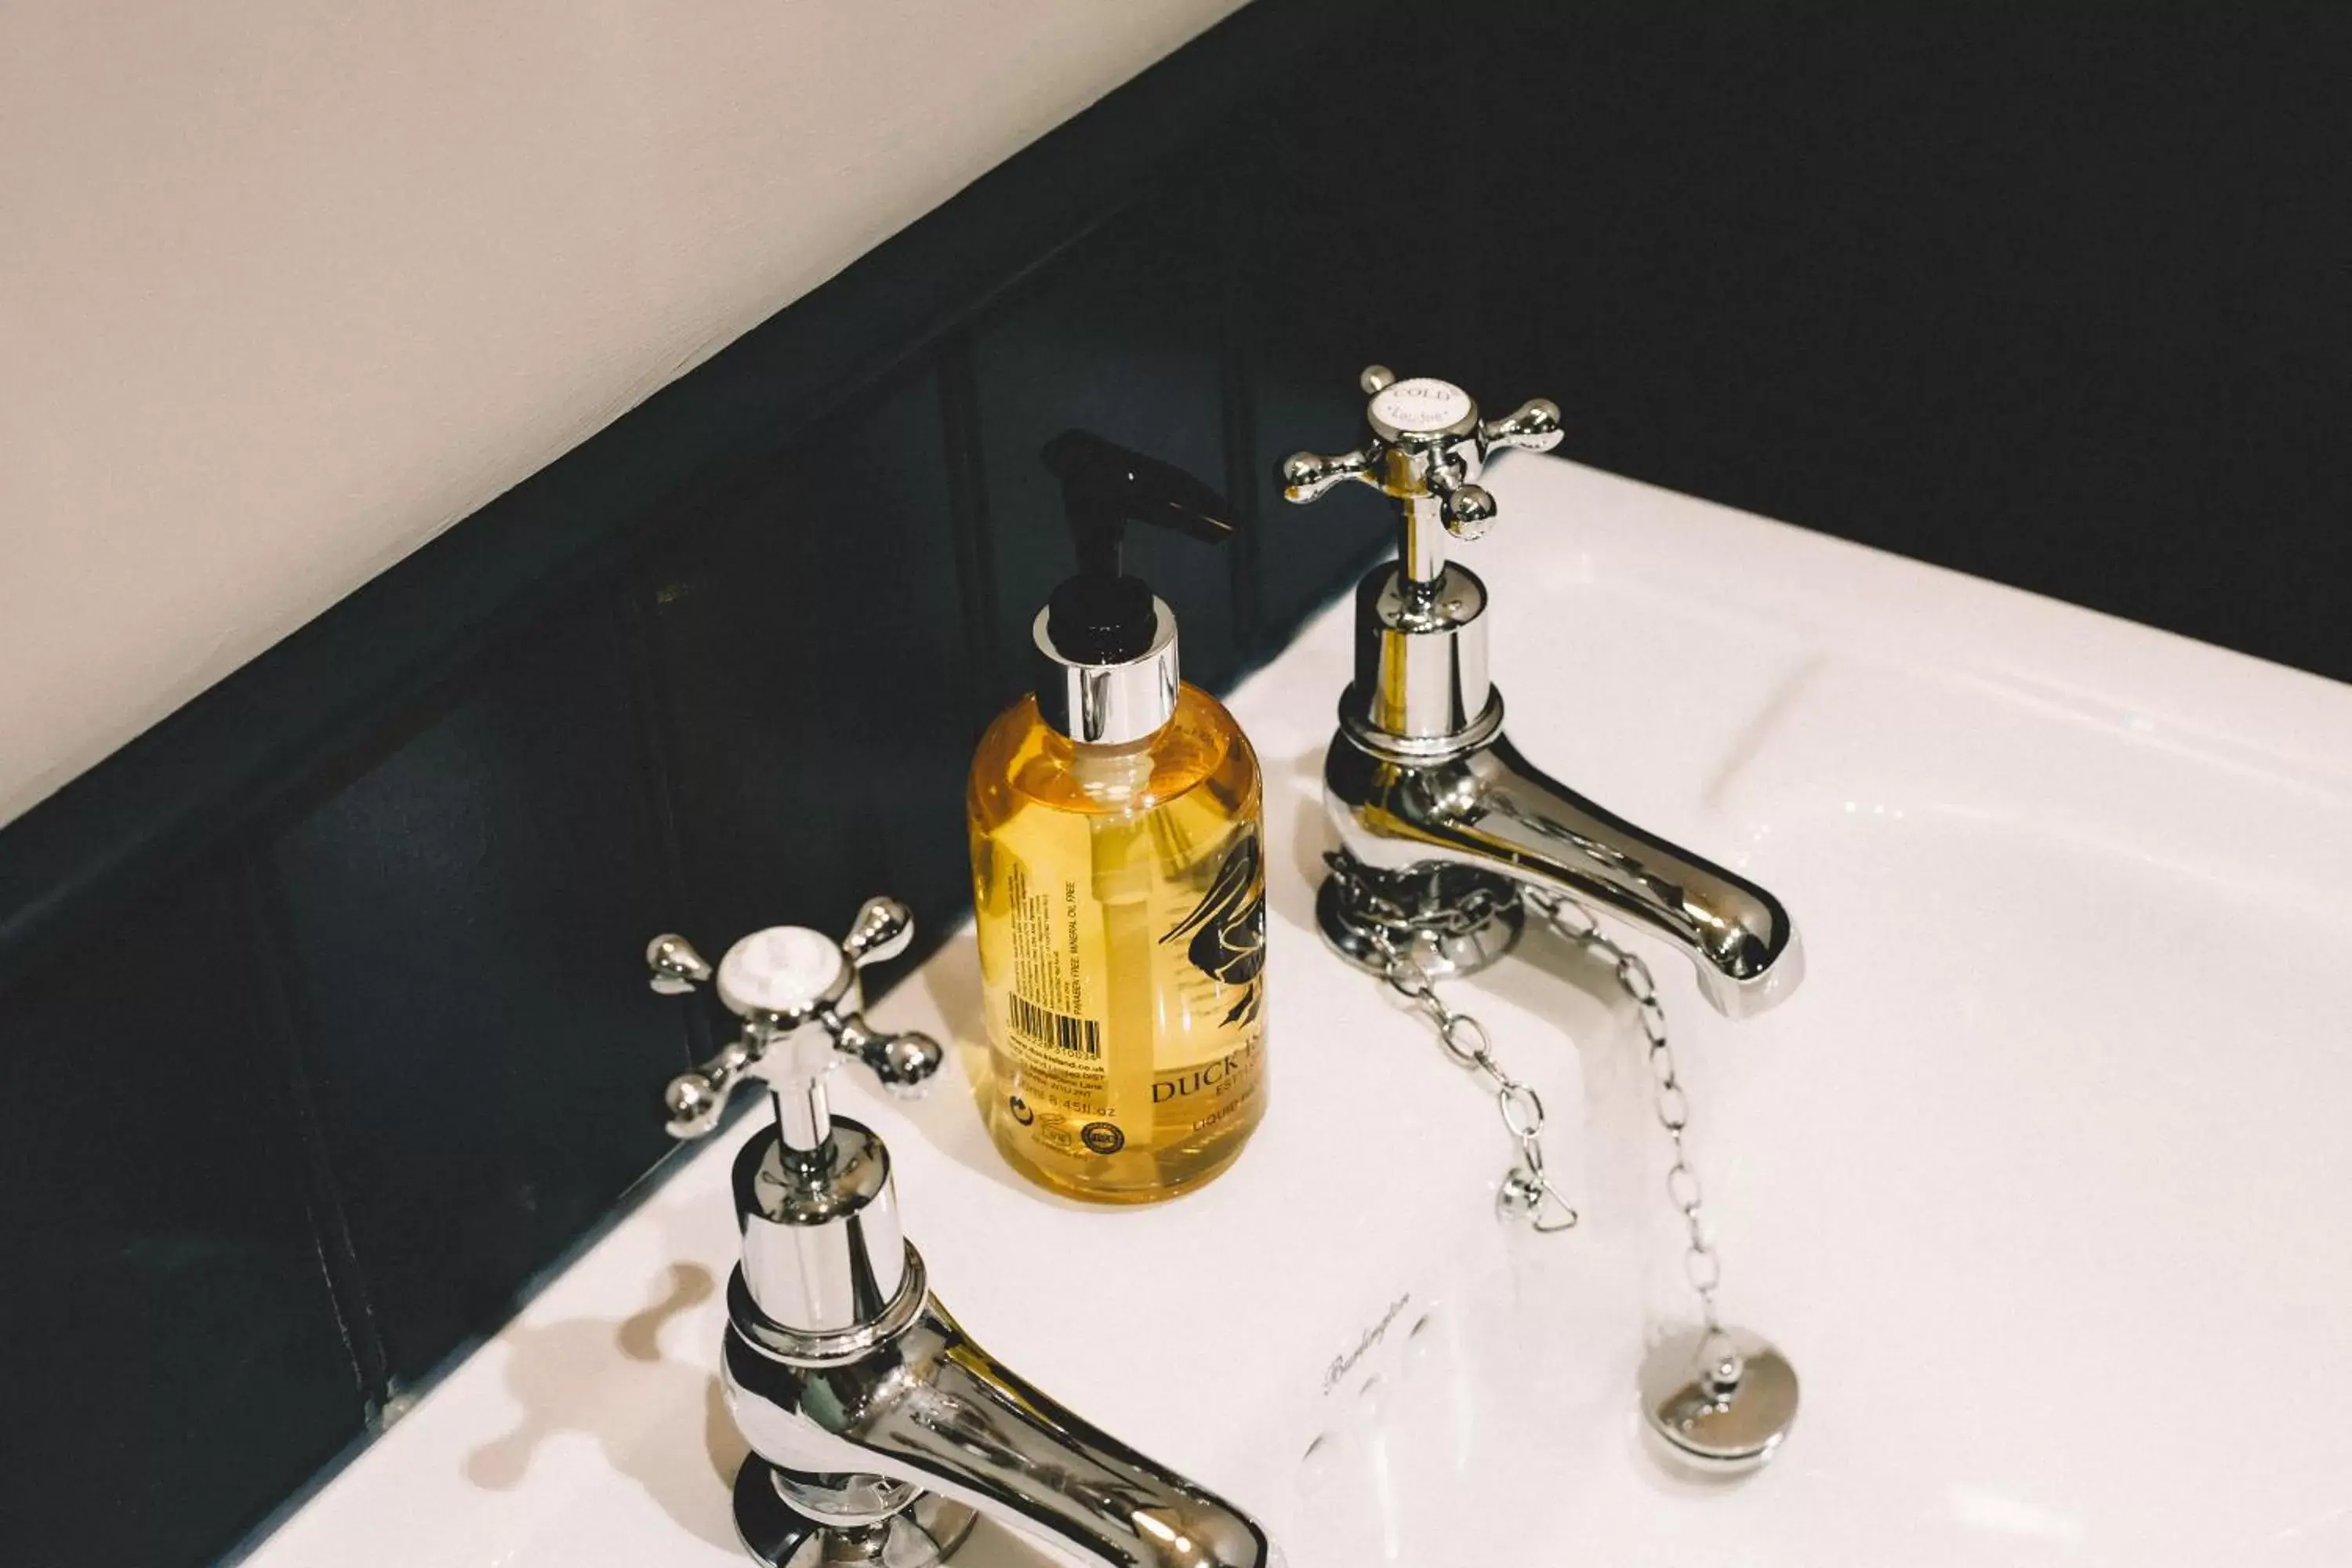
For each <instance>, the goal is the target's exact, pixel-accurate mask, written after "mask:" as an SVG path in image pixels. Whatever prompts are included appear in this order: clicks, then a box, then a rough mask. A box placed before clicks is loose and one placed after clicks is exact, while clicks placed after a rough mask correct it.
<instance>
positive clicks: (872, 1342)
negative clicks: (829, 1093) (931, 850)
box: [646, 899, 1272, 1568]
mask: <svg viewBox="0 0 2352 1568" xmlns="http://www.w3.org/2000/svg"><path fill="white" fill-rule="evenodd" d="M913 935H914V918H913V916H912V915H911V914H910V913H909V912H908V909H907V906H906V905H904V904H902V903H900V902H898V900H895V899H870V900H867V901H866V907H865V908H864V909H862V910H859V911H858V914H857V919H856V923H855V924H854V925H853V926H852V927H851V929H850V931H849V934H848V935H847V936H846V937H845V938H844V939H843V940H842V941H841V942H839V943H837V944H836V943H835V942H833V941H832V940H831V939H830V938H828V937H826V936H824V934H822V933H821V932H818V931H810V930H808V929H807V928H805V927H802V926H777V927H773V928H772V929H770V930H767V931H758V932H755V933H753V934H752V935H751V936H748V937H745V938H744V939H743V940H742V941H740V942H737V943H736V944H735V945H734V946H733V947H731V948H730V949H729V950H728V951H727V955H726V957H725V958H723V959H721V960H720V961H719V965H718V967H717V969H716V970H715V971H714V970H713V969H712V967H711V965H709V963H705V962H703V960H702V958H701V957H700V955H698V953H697V952H695V951H694V949H693V948H692V947H691V946H689V945H688V943H687V942H686V941H685V939H683V938H681V937H677V936H660V937H656V938H655V939H654V941H653V942H652V944H651V945H650V946H648V947H647V948H646V963H647V965H648V966H649V967H650V968H651V969H652V971H653V986H654V989H655V990H656V991H660V992H664V993H666V994H677V993H681V992H687V991H691V990H694V989H695V988H696V987H697V986H698V985H701V984H705V983H707V982H710V981H713V980H714V979H715V981H716V983H717V990H718V993H719V1001H720V1002H722V1003H723V1004H725V1005H726V1006H727V1008H728V1010H729V1011H730V1012H731V1013H733V1014H734V1015H735V1016H737V1017H738V1018H739V1019H740V1022H741V1027H740V1033H739V1034H738V1036H737V1037H736V1038H735V1039H734V1040H733V1041H731V1042H730V1044H729V1045H728V1046H727V1047H725V1048H724V1049H722V1050H720V1051H719V1054H718V1055H717V1056H715V1057H713V1058H711V1059H710V1060H709V1061H707V1062H705V1063H703V1064H702V1065H701V1066H700V1067H698V1068H695V1069H694V1070H693V1071H691V1072H688V1073H684V1074H681V1075H680V1076H679V1077H678V1078H677V1079H673V1080H672V1081H671V1083H670V1086H669V1091H668V1095H667V1105H668V1110H669V1131H670V1132H671V1134H672V1135H673V1136H675V1137H678V1138H699V1137H701V1136H702V1135H703V1134H705V1133H707V1132H709V1131H711V1130H712V1129H714V1128H715V1127H717V1126H718V1125H719V1118H720V1115H721V1113H722V1112H723V1111H724V1110H725V1109H726V1105H727V1102H728V1098H729V1096H730V1094H731V1093H732V1092H733V1091H734V1089H736V1088H737V1087H738V1086H740V1084H742V1083H743V1082H744V1080H745V1079H752V1078H757V1079H763V1080H764V1081H765V1082H766V1084H767V1086H768V1088H769V1090H770V1092H771V1096H772V1100H773V1103H774V1108H775V1117H776V1120H775V1125H774V1126H772V1127H769V1128H763V1129H761V1131H759V1132H758V1133H757V1134H755V1135H754V1136H753V1137H752V1139H751V1142H748V1143H746V1144H745V1145H744V1147H743V1151H742V1152H741V1153H740V1155H738V1156H737V1157H736V1161H735V1173H734V1190H735V1215H736V1221H737V1224H738V1226H740V1230H741V1232H742V1237H743V1256H742V1262H741V1263H740V1266H739V1267H738V1268H736V1269H735V1271H734V1273H733V1274H732V1275H731V1276H730V1279H729V1280H728V1283H727V1318H728V1326H727V1334H726V1342H725V1347H724V1352H723V1357H722V1363H721V1382H722V1385H723V1388H724V1391H725V1394H726V1397H727V1405H728V1409H729V1410H730V1412H731V1413H732V1415H733V1416H734V1418H735V1424H736V1426H738V1427H739V1428H740V1430H741V1432H742V1434H743V1437H744V1440H745V1441H746V1442H747V1443H749V1444H750V1446H751V1455H750V1456H749V1457H748V1458H746V1459H745V1460H744V1462H743V1468H742V1470H741V1471H740V1473H739V1474H738V1475H737V1477H736V1480H735V1526H736V1530H737V1532H738V1533H739V1534H740V1536H741V1537H742V1540H743V1545H744V1547H745V1549H746V1550H747V1551H749V1552H750V1553H751V1556H752V1557H753V1558H754V1559H756V1560H757V1561H759V1562H761V1563H768V1564H771V1565H773V1568H820V1565H827V1564H842V1563H870V1564H874V1565H875V1568H928V1565H929V1564H931V1563H938V1562H940V1561H942V1560H943V1559H945V1558H946V1557H947V1555H948V1554H949V1553H950V1552H953V1551H954V1550H955V1549H956V1547H957V1546H958V1545H959V1544H961V1542H962V1541H963V1539H964V1536H965V1535H966V1533H967V1532H968V1531H970V1530H971V1526H972V1523H973V1521H974V1519H975V1518H976V1517H977V1516H978V1515H981V1514H987V1515H989V1516H991V1517H992V1518H994V1519H997V1520H999V1521H1002V1522H1003V1523H1005V1524H1007V1525H1010V1526H1012V1527H1013V1529H1015V1530H1016V1531H1026V1532H1029V1533H1031V1534H1034V1535H1040V1536H1044V1537H1046V1538H1048V1539H1049V1540H1051V1541H1052V1542H1054V1543H1055V1544H1056V1545H1058V1546H1059V1547H1060V1548H1062V1549H1063V1551H1064V1552H1073V1553H1075V1554H1076V1556H1077V1557H1078V1558H1079V1559H1081V1560H1083V1561H1085V1562H1088V1563H1101V1564H1104V1565H1106V1568H1265V1564H1266V1563H1268V1562H1269V1561H1270V1560H1271V1557H1272V1549H1271V1547H1270V1546H1269V1545H1268V1543H1267V1541H1266V1537H1265V1531H1263V1530H1261V1529H1260V1528H1259V1527H1258V1525H1257V1524H1256V1523H1255V1521H1252V1520H1251V1519H1250V1518H1249V1516H1248V1515H1246V1514H1244V1513H1243V1512H1241V1511H1240V1510H1237V1509H1235V1508H1234V1507H1233V1506H1232V1505H1230V1504H1228V1503H1226V1502H1224V1501H1223V1500H1221V1499H1219V1498H1217V1497H1216V1496H1214V1495H1213V1494H1212V1493H1210V1492H1208V1491H1206V1490H1204V1489H1202V1488H1200V1487H1197V1486H1195V1485H1193V1484H1192V1482H1190V1481H1188V1480H1186V1479H1183V1478H1182V1477H1181V1476H1179V1475H1176V1474H1175V1473H1174V1472H1172V1471H1171V1470H1168V1469H1166V1468H1163V1467H1161V1466H1160V1465H1157V1464H1154V1463H1153V1462H1152V1461H1151V1460H1150V1459H1148V1458H1144V1457H1143V1456H1142V1455H1140V1454H1139V1453H1137V1452H1136V1451H1135V1450H1134V1449H1132V1448H1129V1447H1127V1446H1126V1445H1125V1444H1123V1443H1121V1442H1119V1441H1118V1439H1117V1438H1115V1437H1112V1436H1108V1434H1106V1433H1104V1432H1102V1431H1101V1430H1099V1429H1098V1428H1097V1427H1095V1426H1089V1425H1088V1424H1087V1423H1086V1422H1085V1421H1083V1420H1081V1419H1079V1418H1078V1417H1077V1416H1076V1415H1072V1414H1071V1413H1070V1412H1069V1411H1067V1410H1066V1409H1064V1408H1063V1407H1062V1406H1061V1405H1057V1404H1055V1402H1054V1401H1053V1400H1052V1399H1050V1398H1048V1397H1047V1396H1046V1395H1045V1394H1042V1393H1040V1392H1039V1391H1038V1390H1037V1389H1036V1388H1035V1387H1034V1386H1032V1385H1031V1384H1028V1383H1027V1382H1026V1381H1024V1379H1022V1378H1021V1377H1019V1376H1018V1375H1016V1374H1015V1373H1012V1372H1010V1371H1008V1370H1006V1369H1005V1368H1004V1367H1003V1365H1001V1364H999V1363H997V1362H996V1361H995V1359H994V1358H992V1356H990V1355H989V1353H988V1352H986V1351H984V1350H982V1349H981V1347H980V1346H978V1345H976V1344H974V1343H973V1342H971V1339H970V1338H969V1337H968V1336H967V1335H966V1334H965V1333H964V1331H962V1330H961V1328H959V1327H958V1326H957V1324H956V1321H955V1320H954V1319H953V1318H951V1317H950V1316H949V1315H948V1313H947V1310H946V1309H945V1308H943V1307H941V1306H940V1303H939V1301H938V1300H937V1299H936V1298H934V1297H933V1296H932V1295H931V1293H930V1289H929V1283H928V1281H927V1280H926V1278H925V1275H924V1270H923V1259H922V1256H921V1254H919V1253H918V1252H917V1251H916V1250H915V1248H914V1247H913V1246H911V1245H910V1244H909V1243H908V1241H907V1240H906V1238H905V1237H904V1236H902V1235H901V1234H900V1231H899V1228H898V1197H897V1194H896V1191H895V1189H894V1186H893V1184H892V1180H891V1173H890V1151H889V1149H888V1147H887V1145H886V1144H884V1142H882V1140H881V1138H880V1137H878V1136H877V1134H876V1133H875V1132H874V1131H872V1130H870V1129H868V1128H866V1127H862V1126H860V1125H858V1124H857V1123H856V1122H855V1121H849V1120H848V1119H847V1118H841V1119H838V1120H836V1119H835V1118H834V1117H833V1116H832V1114H831V1112H830V1110H829V1109H828V1107H827V1104H826V1098H825V1089H824V1080H825V1077H826V1075H827V1074H828V1073H829V1072H830V1071H831V1070H832V1069H833V1068H834V1066H835V1063H837V1062H838V1061H839V1060H840V1059H841V1058H842V1056H844V1055H848V1056H854V1057H856V1058H858V1059H859V1060H861V1061H863V1062H865V1063H866V1066H867V1067H868V1068H872V1069H873V1071H874V1074H875V1076H876V1077H877V1078H878V1079H880V1080H881V1082H882V1085H883V1087H884V1088H885V1089H889V1090H890V1091H891V1092H893V1093H897V1094H906V1095H911V1094H916V1093H919V1092H921V1090H922V1089H923V1087H924V1085H925V1084H926V1083H927V1082H928V1081H929V1079H930V1078H931V1076H932V1075H933V1074H934V1073H935V1072H937V1071H938V1070H939V1067H940V1059H941V1056H940V1047H939V1046H938V1044H937V1043H936V1042H934V1041H932V1040H931V1039H929V1037H925V1036H922V1035H917V1034H887V1033H884V1032H882V1031H879V1030H877V1029H875V1028H874V1027H872V1026H869V1025H868V1024H867V1023H866V1020H865V1018H864V1017H863V1016H861V1013H860V1007H861V1005H862V1004H861V1000H860V995H859V987H858V977H857V972H858V970H859V969H860V968H862V967H863V966H865V965H866V964H868V963H875V962H877V960H880V959H885V958H888V957H891V956H893V955H894V954H897V953H898V952H903V951H905V949H906V946H907V943H908V942H909V941H910V940H912V938H913Z"/></svg>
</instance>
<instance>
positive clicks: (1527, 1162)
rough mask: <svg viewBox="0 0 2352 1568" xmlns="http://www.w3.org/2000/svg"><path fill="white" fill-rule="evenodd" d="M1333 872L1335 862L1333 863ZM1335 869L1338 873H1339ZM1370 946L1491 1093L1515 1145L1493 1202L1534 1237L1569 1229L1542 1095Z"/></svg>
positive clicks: (1379, 941) (1390, 946)
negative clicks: (1554, 1177) (1546, 1138)
mask: <svg viewBox="0 0 2352 1568" xmlns="http://www.w3.org/2000/svg"><path fill="white" fill-rule="evenodd" d="M1335 868H1337V867H1336V862H1335ZM1345 874H1346V873H1345V871H1344V870H1343V871H1341V875H1345ZM1367 929H1368V932H1369V934H1370V938H1371V942H1372V945H1373V946H1374V947H1375V948H1376V949H1378V950H1379V952H1380V955H1381V978H1383V979H1385V980H1386V981H1387V982H1388V984H1389V989H1391V990H1392V991H1394V992H1395V993H1396V994H1398V995H1400V996H1402V997H1403V998H1404V999H1405V1000H1406V1001H1408V1002H1410V1003H1412V1005H1414V1006H1415V1007H1417V1008H1419V1009H1420V1010H1421V1012H1422V1014H1423V1016H1426V1017H1427V1018H1428V1019H1429V1021H1430V1022H1431V1023H1432V1024H1433V1025H1434V1026H1436V1028H1437V1043H1438V1044H1439V1045H1440V1046H1441V1047H1444V1051H1445V1054H1446V1056H1447V1057H1449V1058H1452V1060H1453V1061H1454V1064H1455V1065H1456V1066H1458V1067H1462V1068H1468V1069H1470V1070H1472V1071H1474V1072H1477V1073H1479V1074H1482V1075H1483V1076H1484V1077H1485V1078H1486V1080H1487V1082H1488V1083H1489V1084H1491V1085H1492V1086H1493V1088H1494V1090H1495V1109H1496V1110H1497V1111H1498V1112H1500V1113H1501V1115H1502V1118H1503V1126H1504V1128H1505V1130H1506V1131H1508V1132H1509V1133H1510V1135H1511V1136H1512V1138H1513V1139H1515V1140H1516V1141H1517V1143H1518V1146H1519V1152H1518V1158H1517V1161H1516V1162H1514V1163H1513V1164H1512V1166H1511V1168H1510V1170H1509V1171H1508V1172H1507V1173H1505V1175H1504V1177H1503V1185H1502V1188H1501V1190H1500V1192H1498V1193H1497V1194H1496V1203H1497V1204H1498V1205H1500V1206H1501V1208H1502V1210H1503V1212H1504V1213H1505V1214H1507V1215H1511V1216H1512V1217H1514V1218H1517V1219H1525V1220H1526V1221H1528V1224H1530V1225H1532V1226H1535V1228H1536V1230H1537V1232H1538V1234H1540V1235H1544V1236H1550V1235H1553V1234H1555V1233H1556V1232H1559V1231H1563V1230H1570V1229H1573V1228H1574V1227H1575V1226H1576V1222H1577V1218H1578V1215H1577V1212H1576V1210H1575V1208H1574V1206H1573V1205H1570V1203H1569V1201H1568V1199H1567V1198H1566V1197H1564V1196H1562V1195H1561V1194H1560V1191H1559V1188H1558V1187H1555V1186H1553V1185H1552V1184H1551V1178H1550V1177H1549V1176H1547V1175H1545V1174H1544V1153H1543V1130H1544V1103H1543V1097H1542V1096H1541V1095H1539V1094H1538V1093H1537V1092H1536V1091H1535V1088H1534V1086H1533V1085H1531V1084H1526V1083H1522V1082H1520V1081H1519V1080H1518V1079H1515V1078H1513V1077H1512V1076H1511V1075H1510V1073H1509V1072H1508V1071H1507V1070H1506V1069H1505V1068H1504V1067H1503V1064H1502V1063H1501V1062H1499V1061H1497V1060H1496V1058H1495V1051H1494V1044H1493V1042H1492V1041H1491V1040H1489V1039H1488V1038H1487V1036H1486V1025H1484V1024H1482V1023H1480V1022H1479V1021H1478V1020H1477V1019H1475V1018H1474V1017H1472V1016H1470V1015H1469V1014H1467V1013H1463V1012H1457V1011H1456V1010H1454V1008H1452V1007H1449V1006H1447V1005H1446V1004H1445V999H1444V997H1442V996H1440V995H1439V994H1437V987H1436V986H1435V985H1433V984H1431V982H1430V978H1429V971H1427V970H1426V969H1423V967H1422V966H1421V963H1420V962H1419V961H1418V960H1416V959H1415V958H1414V957H1413V956H1412V953H1411V952H1408V951H1406V950H1405V949H1404V948H1402V947H1400V946H1399V945H1398V944H1397V943H1396V942H1395V941H1394V940H1393V939H1392V938H1391V937H1390V936H1389V934H1388V933H1387V932H1386V931H1382V930H1381V929H1380V928H1379V927H1377V926H1374V927H1369V928H1367Z"/></svg>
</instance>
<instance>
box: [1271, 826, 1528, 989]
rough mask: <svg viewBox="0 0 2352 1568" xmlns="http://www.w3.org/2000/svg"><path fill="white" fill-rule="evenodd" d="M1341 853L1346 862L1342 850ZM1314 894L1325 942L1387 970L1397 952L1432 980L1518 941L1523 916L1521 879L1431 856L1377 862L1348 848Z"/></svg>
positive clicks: (1335, 857)
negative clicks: (1394, 867)
mask: <svg viewBox="0 0 2352 1568" xmlns="http://www.w3.org/2000/svg"><path fill="white" fill-rule="evenodd" d="M1343 856H1344V857H1346V858H1345V860H1344V862H1343V861H1342V860H1341V857H1343ZM1327 858H1328V859H1329V860H1330V861H1331V863H1332V872H1331V875H1329V876H1328V877H1326V878H1324V879H1323V886H1322V887H1321V888H1320V889H1318V890H1317V892H1316V894H1315V926H1316V929H1317V930H1318V931H1320V932H1321V933H1322V935H1323V942H1324V944H1325V945H1326V946H1328V947H1329V948H1330V949H1331V951H1332V952H1336V953H1338V954H1339V956H1340V957H1341V958H1344V959H1346V960H1347V961H1348V962H1349V963H1352V964H1354V965H1355V966H1356V967H1357V968H1359V969H1362V970H1367V971H1369V972H1370V973H1374V974H1381V975H1385V974H1386V973H1388V965H1389V955H1390V954H1391V953H1402V954H1403V955H1405V956H1407V957H1410V958H1412V960H1413V961H1414V962H1416V963H1419V964H1420V965H1421V968H1422V971H1423V973H1425V974H1427V975H1428V976H1429V977H1430V978H1431V979H1432V980H1454V979H1459V978H1460V977H1462V976H1464V975H1466V974H1475V973H1478V972H1479V971H1480V970H1482V969H1484V968H1486V966H1487V965H1488V964H1490V963H1494V962H1495V961H1496V960H1497V959H1499V958H1501V957H1503V956H1504V955H1505V954H1506V953H1507V952H1510V951H1511V949H1513V948H1514V947H1517V945H1518V942H1519V936H1520V933H1521V932H1522V931H1524V930H1525V929H1526V927H1527V923H1528V911H1527V907H1526V905H1525V903H1524V902H1523V901H1522V900H1520V898H1519V889H1518V884H1517V883H1516V882H1514V881H1512V880H1511V879H1509V878H1508V877H1505V876H1503V875H1501V874H1499V873H1497V872H1494V871H1487V870H1484V869H1481V868H1477V867H1475V866H1462V865H1450V864H1442V863H1439V864H1431V865H1426V866H1414V867H1408V868H1405V869H1403V870H1402V871H1381V870H1375V869H1373V868H1371V867H1370V866H1366V865H1364V864H1363V863H1362V862H1361V861H1360V860H1357V859H1356V858H1354V857H1353V856H1350V855H1348V854H1347V852H1346V851H1345V850H1339V851H1335V852H1334V853H1333V854H1332V855H1331V856H1328V857H1327Z"/></svg>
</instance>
